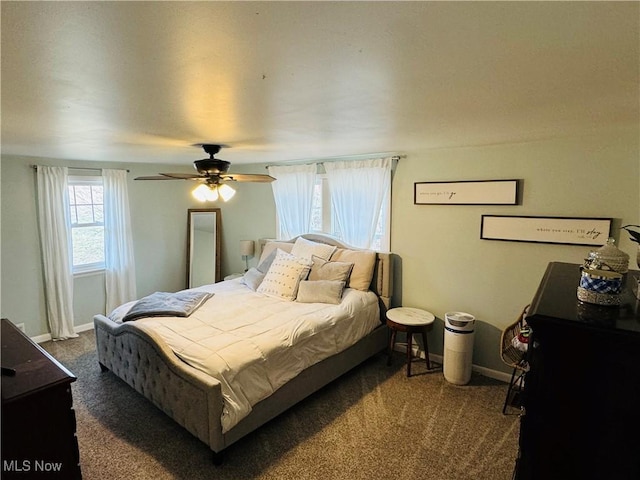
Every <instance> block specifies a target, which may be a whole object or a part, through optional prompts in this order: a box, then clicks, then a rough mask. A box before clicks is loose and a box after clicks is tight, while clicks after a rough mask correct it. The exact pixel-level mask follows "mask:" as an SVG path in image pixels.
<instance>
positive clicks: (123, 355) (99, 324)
mask: <svg viewBox="0 0 640 480" xmlns="http://www.w3.org/2000/svg"><path fill="white" fill-rule="evenodd" d="M304 237H305V238H307V239H309V240H313V241H316V242H322V243H328V244H331V245H337V246H338V247H340V248H352V247H349V246H346V245H343V244H341V243H339V242H337V241H335V240H333V239H331V238H329V237H324V236H319V235H304ZM294 240H295V239H294ZM294 240H291V242H293V241H294ZM392 277H393V272H392V255H391V254H389V253H378V254H377V258H376V266H375V269H374V274H373V279H372V282H371V290H372V291H374V292H375V293H376V294H377V295H378V297H379V303H380V312H381V325H380V327H379V328H376V329H375V330H374V331H373V332H371V333H370V334H369V335H368V336H366V337H365V338H363V339H362V340H360V341H359V342H357V343H356V344H355V345H353V346H352V347H350V348H348V349H347V350H345V351H343V352H341V353H339V354H337V355H335V356H332V357H329V358H327V359H325V360H323V361H321V362H319V363H317V364H315V365H313V366H311V367H309V368H307V369H306V370H303V371H302V372H301V373H300V374H299V375H297V376H296V377H295V378H293V379H292V380H291V381H289V382H288V383H287V384H285V385H284V386H282V387H281V388H279V389H278V390H276V391H275V392H274V394H273V395H271V396H270V397H268V398H266V399H264V400H262V401H261V402H259V403H258V404H256V405H255V406H254V407H253V410H252V411H251V413H250V414H249V415H248V416H247V417H245V418H244V419H243V420H241V421H240V422H239V423H238V424H237V425H236V426H234V427H233V428H232V429H231V430H229V431H228V432H226V433H224V434H223V433H222V425H221V420H220V419H221V416H222V408H223V398H222V393H221V387H220V383H219V382H218V381H217V380H216V379H215V378H213V377H211V376H209V375H207V374H205V373H203V372H201V371H200V370H197V369H195V368H193V367H191V366H190V365H188V364H186V363H185V362H183V361H182V360H180V359H179V358H178V357H177V356H176V355H175V354H174V353H173V351H172V350H171V348H170V347H169V346H168V345H167V344H166V343H165V341H164V340H163V339H162V338H161V337H160V336H159V335H157V334H155V333H154V332H152V331H149V330H144V331H143V330H141V329H139V328H136V327H135V326H133V325H131V324H130V323H124V324H119V323H115V322H113V321H111V320H110V319H109V318H107V317H105V316H104V315H96V316H95V317H94V326H95V332H96V343H97V353H98V361H99V362H100V368H101V369H102V370H103V371H107V370H110V371H111V372H113V373H114V374H115V375H117V376H118V377H120V378H121V379H122V380H124V381H125V382H126V383H128V384H129V385H130V386H132V387H133V388H134V389H136V390H137V391H138V392H139V393H141V394H142V395H144V396H145V397H146V398H147V399H148V400H150V401H151V402H153V403H154V404H155V405H156V406H157V407H158V408H160V409H161V410H162V411H163V412H165V413H166V414H167V415H169V416H170V417H171V418H173V419H174V420H175V421H176V422H178V423H179V424H180V425H182V426H183V427H184V428H186V429H187V430H188V431H189V432H191V433H192V434H193V435H195V436H196V437H198V438H199V439H200V440H201V441H203V442H204V443H206V444H207V445H208V446H209V447H210V448H211V450H212V451H213V453H214V462H216V463H218V462H220V461H221V459H222V457H221V452H222V451H223V450H224V449H225V448H226V447H228V446H229V445H231V444H233V443H234V442H236V441H237V440H239V439H240V438H242V437H244V436H245V435H247V434H248V433H250V432H252V431H254V430H255V429H257V428H258V427H260V426H261V425H263V424H265V423H266V422H268V421H269V420H271V419H272V418H274V417H276V416H277V415H279V414H280V413H282V412H284V411H285V410H287V409H288V408H290V407H291V406H293V405H295V404H296V403H298V402H299V401H300V400H302V399H304V398H305V397H307V396H309V395H310V394H312V393H314V392H315V391H317V390H318V389H320V388H322V387H323V386H325V385H327V384H328V383H330V382H331V381H333V380H335V379H336V378H338V377H339V376H341V375H342V374H344V373H346V372H347V371H349V370H351V369H352V368H353V367H355V366H357V365H359V364H360V363H362V362H363V361H365V360H366V359H368V358H370V357H371V356H373V355H375V354H376V353H378V352H380V351H381V350H383V349H384V348H385V347H386V345H387V331H386V327H384V324H383V319H384V315H385V312H386V310H387V309H388V308H389V306H390V302H391V294H392Z"/></svg>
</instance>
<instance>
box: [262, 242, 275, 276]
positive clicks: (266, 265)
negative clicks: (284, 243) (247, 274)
mask: <svg viewBox="0 0 640 480" xmlns="http://www.w3.org/2000/svg"><path fill="white" fill-rule="evenodd" d="M277 250H278V249H277V248H276V249H275V250H273V251H272V252H271V253H270V254H269V255H267V257H266V258H265V259H264V260H262V261H261V262H260V263H259V264H258V271H259V272H260V273H267V272H268V271H269V267H270V266H271V264H272V263H273V261H274V260H275V258H276V251H277Z"/></svg>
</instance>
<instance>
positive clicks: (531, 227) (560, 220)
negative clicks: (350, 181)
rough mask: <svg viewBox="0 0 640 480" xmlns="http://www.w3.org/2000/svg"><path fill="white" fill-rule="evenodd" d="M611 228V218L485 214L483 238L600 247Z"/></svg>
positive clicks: (604, 242) (481, 236)
mask: <svg viewBox="0 0 640 480" xmlns="http://www.w3.org/2000/svg"><path fill="white" fill-rule="evenodd" d="M610 231H611V219H610V218H581V217H578V218H574V217H519V216H507V215H482V222H481V226H480V238H482V239H484V240H506V241H511V242H535V243H557V244H563V245H588V246H601V245H604V244H606V243H607V239H608V238H609V234H610Z"/></svg>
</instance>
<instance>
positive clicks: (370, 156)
mask: <svg viewBox="0 0 640 480" xmlns="http://www.w3.org/2000/svg"><path fill="white" fill-rule="evenodd" d="M374 158H391V160H393V161H396V162H397V161H398V160H400V159H401V158H406V155H395V154H394V155H385V154H364V155H345V156H343V157H328V158H324V159H318V160H304V161H295V160H292V161H289V162H282V163H278V164H274V165H267V166H266V167H264V168H269V167H279V166H284V165H287V166H288V165H310V164H312V163H315V164H318V165H322V164H324V163H326V162H340V161H349V160H354V161H355V160H369V159H374Z"/></svg>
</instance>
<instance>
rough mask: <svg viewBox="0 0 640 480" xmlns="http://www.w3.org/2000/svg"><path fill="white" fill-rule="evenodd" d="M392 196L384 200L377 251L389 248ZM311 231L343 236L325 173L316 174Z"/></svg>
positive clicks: (376, 243) (376, 234)
mask: <svg viewBox="0 0 640 480" xmlns="http://www.w3.org/2000/svg"><path fill="white" fill-rule="evenodd" d="M389 197H390V196H389V195H387V198H385V200H384V201H383V202H382V208H381V209H380V216H379V217H378V223H377V225H376V233H375V236H374V240H373V244H372V245H371V248H372V249H373V250H376V251H383V250H388V249H389V244H390V242H389V235H390V232H389V228H388V225H389V221H388V215H389V213H388V212H389V211H390V205H389V203H390V200H391V199H390V198H389ZM311 209H312V210H311V232H312V233H324V234H327V235H331V236H333V237H336V238H342V236H341V233H340V226H339V225H338V221H337V219H336V217H335V215H333V210H332V208H331V195H330V193H329V185H328V180H327V176H326V175H325V174H318V175H316V183H315V185H314V189H313V201H312V205H311Z"/></svg>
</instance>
